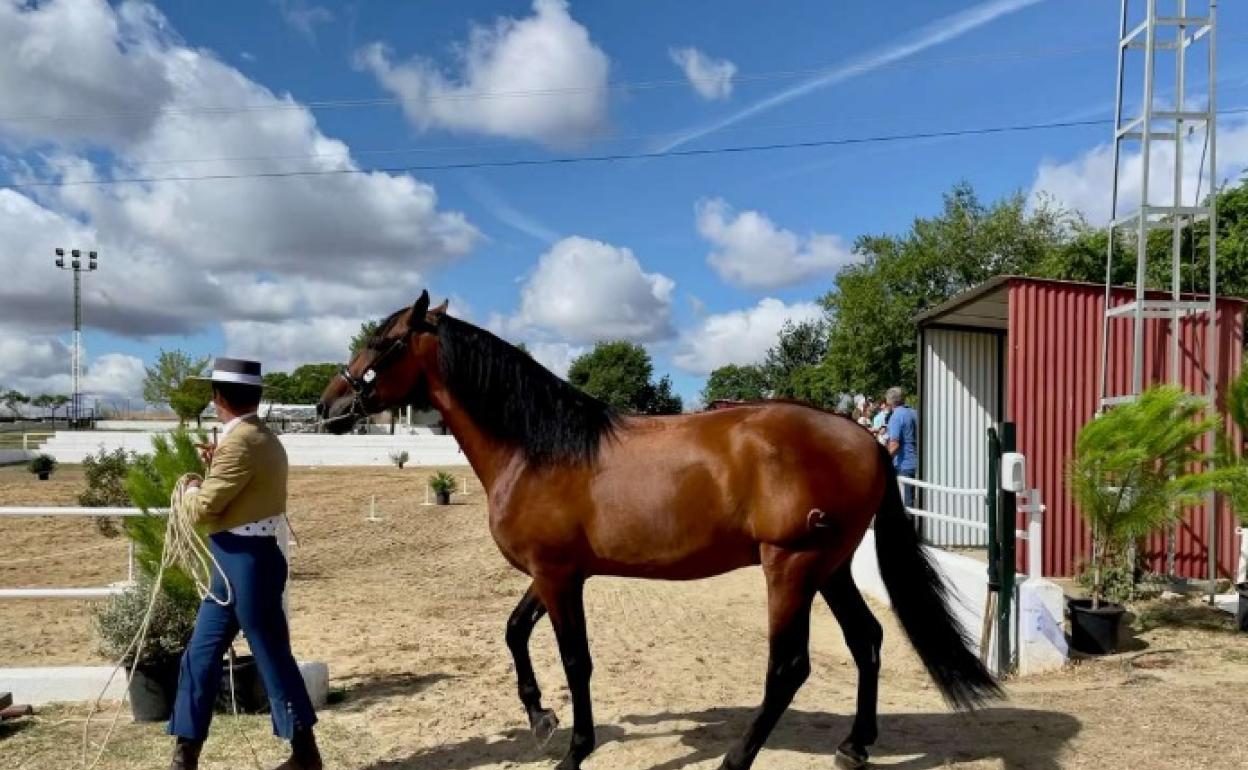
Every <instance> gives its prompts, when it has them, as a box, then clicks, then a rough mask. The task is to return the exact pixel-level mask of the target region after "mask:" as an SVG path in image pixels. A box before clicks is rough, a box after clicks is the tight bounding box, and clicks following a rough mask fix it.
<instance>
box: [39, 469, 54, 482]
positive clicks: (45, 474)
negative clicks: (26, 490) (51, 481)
mask: <svg viewBox="0 0 1248 770" xmlns="http://www.w3.org/2000/svg"><path fill="white" fill-rule="evenodd" d="M37 475H38V476H39V480H40V481H47V480H48V476H49V475H51V474H50V473H49V472H48V471H39V473H38V474H37Z"/></svg>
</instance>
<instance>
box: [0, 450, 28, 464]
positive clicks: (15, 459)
mask: <svg viewBox="0 0 1248 770" xmlns="http://www.w3.org/2000/svg"><path fill="white" fill-rule="evenodd" d="M35 454H36V453H35V452H31V451H28V450H25V449H0V465H18V464H21V463H24V462H27V461H29V460H30V458H32V457H34V456H35Z"/></svg>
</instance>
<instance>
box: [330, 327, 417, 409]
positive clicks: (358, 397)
mask: <svg viewBox="0 0 1248 770" xmlns="http://www.w3.org/2000/svg"><path fill="white" fill-rule="evenodd" d="M411 337H412V332H408V333H407V334H404V335H403V336H402V337H399V338H398V339H396V340H394V341H393V342H391V343H390V346H389V347H387V348H386V349H385V350H383V351H382V352H381V354H380V355H378V356H377V357H376V358H375V359H373V362H372V363H371V364H369V367H368V368H367V369H365V370H364V372H363V374H361V375H360V376H359V377H356V376H355V375H354V374H352V373H351V369H350V367H349V366H344V367H342V369H340V370H339V371H338V376H339V377H340V378H341V379H342V381H343V382H345V383H347V387H349V388H351V392H352V393H353V394H354V398H352V399H351V409H350V411H348V412H347V413H345V414H343V415H339V419H341V418H344V417H348V416H352V417H361V418H364V417H368V415H369V412H368V408H367V406H366V405H365V402H367V401H369V400H370V399H372V398H373V391H374V390H376V387H377V375H378V373H379V372H382V371H385V369H386V368H387V367H388V366H390V365H391V364H393V363H394V359H395V358H396V357H397V356H398V354H399V353H401V352H403V351H404V350H406V349H407V345H408V341H409V340H410V339H411Z"/></svg>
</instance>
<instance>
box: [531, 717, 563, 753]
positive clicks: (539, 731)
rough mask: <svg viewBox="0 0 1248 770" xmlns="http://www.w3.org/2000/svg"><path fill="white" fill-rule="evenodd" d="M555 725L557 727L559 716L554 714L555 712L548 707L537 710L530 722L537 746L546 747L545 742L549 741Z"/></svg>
mask: <svg viewBox="0 0 1248 770" xmlns="http://www.w3.org/2000/svg"><path fill="white" fill-rule="evenodd" d="M557 727H559V717H557V716H555V712H553V711H551V710H550V709H542V710H541V711H539V712H538V714H537V718H536V719H534V720H533V724H532V728H533V740H535V741H537V746H538V748H540V749H544V748H546V744H547V743H549V742H550V738H551V736H553V735H554V734H555V728H557Z"/></svg>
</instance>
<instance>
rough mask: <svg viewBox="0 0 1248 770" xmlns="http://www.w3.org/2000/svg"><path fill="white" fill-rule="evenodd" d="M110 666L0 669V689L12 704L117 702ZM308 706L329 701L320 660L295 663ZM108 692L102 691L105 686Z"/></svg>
mask: <svg viewBox="0 0 1248 770" xmlns="http://www.w3.org/2000/svg"><path fill="white" fill-rule="evenodd" d="M112 673H113V667H112V666H34V667H30V668H0V690H3V691H5V692H12V693H13V702H14V703H23V704H30V705H32V706H41V705H44V704H47V703H90V702H93V701H94V700H95V699H96V698H98V697H99V696H100V693H101V692H103V693H104V699H105V700H120V699H121V698H122V696H123V695H125V692H126V672H125V671H124V670H123V671H118V672H117V675H116V676H114V677H113V681H112V682H111V683H109V682H108V677H109V675H110V674H112ZM299 673H300V674H302V675H303V682H304V684H305V685H306V686H307V688H308V695H309V696H310V697H311V699H312V705H313V706H315V707H316V708H321V707H322V706H324V705H325V703H326V701H327V700H328V698H329V666H328V665H327V664H326V663H323V662H321V661H315V660H309V661H301V662H300V663H299ZM106 684H107V685H108V689H107V690H105V685H106Z"/></svg>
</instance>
